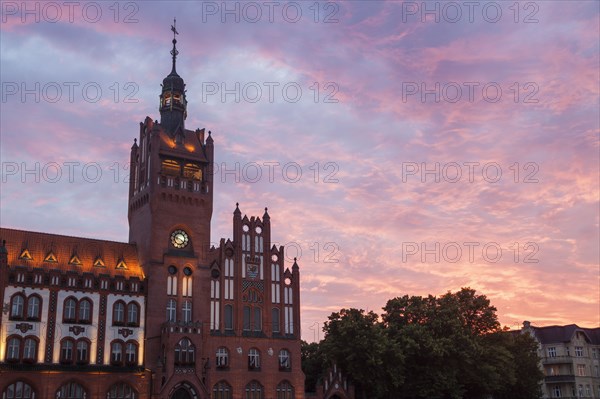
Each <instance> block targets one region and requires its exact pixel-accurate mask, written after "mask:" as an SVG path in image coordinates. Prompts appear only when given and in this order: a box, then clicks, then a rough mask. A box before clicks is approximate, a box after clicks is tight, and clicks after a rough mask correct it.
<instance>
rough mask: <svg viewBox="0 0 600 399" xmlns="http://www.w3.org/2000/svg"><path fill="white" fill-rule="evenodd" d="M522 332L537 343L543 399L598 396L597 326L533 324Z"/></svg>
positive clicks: (599, 343) (599, 355) (526, 324)
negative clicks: (540, 360) (544, 325)
mask: <svg viewBox="0 0 600 399" xmlns="http://www.w3.org/2000/svg"><path fill="white" fill-rule="evenodd" d="M522 331H524V332H528V333H529V334H531V335H532V336H533V337H535V339H536V340H537V341H538V343H539V348H540V349H539V356H540V358H541V359H542V364H541V367H542V369H543V371H544V375H545V377H544V382H543V386H542V392H543V395H544V396H543V397H544V398H600V327H598V328H581V327H579V326H577V325H576V324H569V325H566V326H548V327H534V326H532V325H531V323H529V322H528V321H526V322H524V323H523V330H522Z"/></svg>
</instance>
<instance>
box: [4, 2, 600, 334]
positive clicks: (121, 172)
mask: <svg viewBox="0 0 600 399" xmlns="http://www.w3.org/2000/svg"><path fill="white" fill-rule="evenodd" d="M22 4H24V3H21V2H2V14H1V18H2V23H1V25H0V26H1V36H0V40H1V69H0V77H1V81H2V99H1V103H0V106H1V115H0V116H1V118H0V119H1V125H0V128H1V138H0V145H1V149H0V156H1V162H2V184H1V203H2V206H1V212H0V219H1V220H0V224H1V225H2V227H12V228H19V229H25V230H34V231H44V232H53V233H58V234H66V235H76V236H85V237H94V238H103V239H109V240H116V241H127V239H128V224H127V194H128V184H127V179H128V173H129V171H128V169H127V161H128V159H129V149H130V147H131V145H132V144H133V139H134V138H137V137H138V134H139V122H141V121H143V120H144V118H145V117H146V116H147V115H148V116H150V117H151V118H153V119H159V117H160V116H159V113H158V95H159V93H160V83H161V82H162V79H163V78H164V77H165V76H166V75H167V74H168V73H169V71H170V69H171V58H170V57H171V56H170V54H169V51H170V50H171V46H172V45H171V40H172V38H173V34H172V32H171V31H170V25H171V24H172V23H173V17H177V30H178V31H179V33H180V34H179V35H178V37H177V40H178V44H177V46H178V50H179V52H180V54H179V57H178V61H177V71H178V73H179V74H180V75H181V76H182V77H183V78H184V79H185V82H186V85H187V86H186V87H187V96H188V102H189V106H188V118H187V121H186V124H187V125H186V127H187V128H189V129H196V128H202V127H205V128H206V129H207V130H211V131H212V136H213V138H214V140H215V153H216V154H215V155H216V159H217V165H216V166H217V167H216V168H215V174H216V176H215V182H216V183H215V188H214V192H215V210H214V214H213V219H212V226H213V230H212V234H213V236H212V240H213V241H215V242H218V240H219V238H221V237H225V238H229V237H231V229H232V217H233V215H232V212H233V211H234V209H235V203H236V202H239V203H240V209H241V211H242V213H244V214H248V215H249V216H250V215H256V216H262V214H263V209H264V207H265V206H267V207H268V208H269V213H270V215H271V225H272V229H273V230H272V231H273V232H272V236H273V237H274V240H275V241H277V242H278V243H279V244H287V246H288V252H287V256H288V258H290V259H291V258H293V257H294V256H296V257H298V263H299V265H300V268H301V269H300V270H301V273H302V280H301V286H302V293H301V295H302V310H303V313H302V317H303V320H302V328H303V336H304V338H305V339H308V340H313V339H315V338H317V330H318V328H320V327H321V326H322V323H323V322H324V321H325V320H326V318H327V316H328V315H329V314H330V313H331V312H332V311H337V310H339V309H340V308H342V307H357V308H363V309H369V310H374V311H375V312H380V311H381V307H383V306H384V305H385V302H386V301H387V300H388V299H390V298H393V297H395V296H400V295H405V294H409V295H427V294H434V295H439V294H443V293H445V292H446V291H448V290H450V291H456V290H458V289H460V288H461V287H467V286H468V287H472V288H475V289H477V290H478V291H479V292H480V293H483V294H486V295H487V296H488V297H489V298H490V299H491V301H492V303H493V304H494V305H495V306H496V307H497V308H498V315H499V318H500V321H501V323H502V324H503V325H507V326H509V327H513V328H514V327H517V324H520V323H522V321H523V320H530V321H531V322H532V324H534V325H538V326H542V325H550V324H567V323H577V324H579V325H580V326H585V327H594V326H598V325H599V324H600V305H599V302H600V288H599V287H600V285H599V283H600V280H599V277H600V269H599V264H600V249H599V241H600V237H599V231H600V227H599V218H600V215H599V203H600V202H599V200H600V198H599V195H600V194H599V193H600V187H599V168H600V159H599V154H600V145H599V142H600V141H599V132H600V128H599V120H600V115H599V109H600V104H599V81H600V76H599V71H600V65H599V64H600V61H599V41H598V37H599V35H600V32H599V26H600V25H599V19H600V11H599V3H598V2H597V1H534V2H525V1H521V2H513V1H510V2H508V1H507V2H504V1H498V2H477V1H475V2H471V3H469V4H470V5H469V4H465V2H462V1H459V2H435V1H429V2H426V3H422V2H420V1H419V2H406V1H405V2H402V1H344V2H314V1H310V2H309V1H306V2H295V3H294V2H292V3H288V2H251V3H236V2H228V3H227V4H224V3H222V2H204V3H202V2H194V1H181V2H162V1H152V2H121V3H115V2H95V3H85V2H75V3H74V6H73V8H71V9H70V8H68V7H67V6H65V5H63V2H51V3H44V2H30V3H29V7H30V10H29V11H28V13H25V12H24V11H25V10H23V9H21V7H22ZM36 4H37V9H36V8H35V5H36ZM57 5H58V7H57ZM70 88H72V92H70V91H71V90H70ZM57 89H59V90H60V91H59V90H57ZM236 164H237V165H239V166H237V167H236ZM36 165H38V166H36ZM69 165H71V166H69ZM70 168H71V169H70ZM236 168H237V169H236ZM27 170H29V171H30V172H26V171H27ZM236 170H237V172H236ZM57 171H60V172H61V174H60V175H57ZM69 171H71V172H73V173H72V174H71V175H70V173H69ZM227 171H229V172H227ZM292 262H293V260H292V261H288V262H287V265H288V266H291V263H292ZM316 323H319V327H318V328H317V324H316ZM319 334H320V336H321V338H322V332H321V333H319Z"/></svg>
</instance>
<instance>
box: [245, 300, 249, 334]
mask: <svg viewBox="0 0 600 399" xmlns="http://www.w3.org/2000/svg"><path fill="white" fill-rule="evenodd" d="M244 331H250V306H244Z"/></svg>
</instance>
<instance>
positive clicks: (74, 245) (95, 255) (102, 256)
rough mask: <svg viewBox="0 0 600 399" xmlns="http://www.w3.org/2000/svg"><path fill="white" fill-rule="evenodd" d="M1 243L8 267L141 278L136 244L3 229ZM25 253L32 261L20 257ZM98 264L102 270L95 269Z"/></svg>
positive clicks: (1, 229) (0, 229) (98, 267)
mask: <svg viewBox="0 0 600 399" xmlns="http://www.w3.org/2000/svg"><path fill="white" fill-rule="evenodd" d="M1 240H6V250H7V251H8V265H9V266H10V267H14V266H27V267H35V268H44V269H61V270H63V271H68V270H77V271H81V272H91V273H95V274H96V273H102V274H109V275H112V276H115V275H123V276H125V277H138V278H140V279H143V278H144V273H143V271H142V268H141V267H140V265H139V263H138V257H137V249H136V246H135V244H128V243H122V242H115V241H106V240H96V239H91V238H81V237H70V236H63V235H58V234H48V233H39V232H35V231H24V230H15V229H6V228H0V241H1ZM25 250H27V252H28V254H29V255H30V256H31V258H32V259H29V260H28V259H27V257H26V256H23V257H21V255H22V254H23V253H24V251H25ZM54 258H55V259H56V260H55V261H54ZM100 261H101V262H100ZM121 261H123V263H124V265H125V267H124V266H123V264H121V265H120V266H119V267H117V265H119V263H120V262H121ZM101 263H103V264H104V267H102V266H98V265H99V264H101ZM94 264H96V266H94Z"/></svg>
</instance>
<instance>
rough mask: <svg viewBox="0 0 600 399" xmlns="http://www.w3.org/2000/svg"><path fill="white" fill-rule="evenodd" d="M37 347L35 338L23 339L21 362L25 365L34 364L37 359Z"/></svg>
mask: <svg viewBox="0 0 600 399" xmlns="http://www.w3.org/2000/svg"><path fill="white" fill-rule="evenodd" d="M37 346H38V341H37V340H36V339H35V338H31V337H28V338H25V343H24V345H23V361H25V362H27V363H34V362H35V361H36V359H37Z"/></svg>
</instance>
